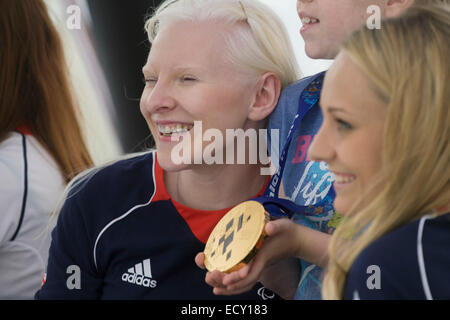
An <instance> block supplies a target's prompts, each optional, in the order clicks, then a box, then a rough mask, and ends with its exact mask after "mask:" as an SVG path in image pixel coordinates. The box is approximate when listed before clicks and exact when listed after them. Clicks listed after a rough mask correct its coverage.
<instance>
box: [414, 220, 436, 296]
mask: <svg viewBox="0 0 450 320" xmlns="http://www.w3.org/2000/svg"><path fill="white" fill-rule="evenodd" d="M431 217H432V216H430V215H427V216H424V217H422V218H421V219H420V221H419V227H418V230H417V258H418V263H419V271H420V278H421V280H422V286H423V290H424V293H425V297H426V298H427V300H433V296H432V295H431V290H430V286H429V284H428V278H427V274H426V270H425V260H424V257H423V247H422V237H423V229H424V227H425V222H426V220H428V219H430V218H431Z"/></svg>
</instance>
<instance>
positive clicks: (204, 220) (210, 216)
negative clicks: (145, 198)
mask: <svg viewBox="0 0 450 320" xmlns="http://www.w3.org/2000/svg"><path fill="white" fill-rule="evenodd" d="M155 159H156V161H155V162H156V163H155V181H156V194H155V196H154V197H153V201H152V202H155V201H163V200H170V201H171V202H172V204H173V205H174V207H175V208H176V209H177V211H178V213H179V214H180V215H181V216H182V217H183V219H184V221H186V223H187V224H188V226H189V228H190V229H191V231H192V233H193V234H194V235H195V237H196V238H197V239H198V240H200V241H201V242H203V243H205V244H206V242H207V241H208V238H209V235H210V234H211V232H212V230H213V229H214V227H215V226H216V224H217V223H218V222H219V221H220V219H222V217H223V216H224V215H225V214H226V213H227V212H228V211H230V210H231V209H232V208H226V209H222V210H216V211H204V210H196V209H192V208H189V207H187V206H185V205H183V204H181V203H178V202H177V201H175V200H174V199H172V198H171V197H170V195H169V193H168V192H167V190H166V187H165V185H164V171H163V170H162V168H161V167H160V166H159V163H158V160H157V157H155ZM269 181H270V177H269V178H268V179H267V183H266V184H265V185H264V187H263V188H262V189H261V190H260V191H259V192H258V194H257V195H256V196H255V197H261V196H263V194H264V190H265V189H266V188H267V186H268V184H269Z"/></svg>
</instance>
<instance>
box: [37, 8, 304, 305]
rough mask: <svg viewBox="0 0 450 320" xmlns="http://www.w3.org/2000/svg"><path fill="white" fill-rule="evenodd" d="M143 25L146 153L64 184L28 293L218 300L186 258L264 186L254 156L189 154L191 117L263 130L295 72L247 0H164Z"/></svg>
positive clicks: (279, 30)
mask: <svg viewBox="0 0 450 320" xmlns="http://www.w3.org/2000/svg"><path fill="white" fill-rule="evenodd" d="M146 29H147V32H148V35H149V39H150V41H151V43H152V48H151V50H150V53H149V56H148V60H147V62H146V64H145V66H144V68H143V74H144V80H145V83H146V85H145V88H144V91H143V93H142V98H141V102H140V109H141V112H142V115H143V116H144V118H145V120H146V121H147V123H148V126H149V128H150V130H151V133H152V135H153V137H154V139H155V141H156V150H154V151H151V152H146V153H144V154H141V155H133V156H132V157H128V158H127V159H125V160H123V159H122V160H120V161H117V162H114V163H113V164H110V165H107V166H103V167H101V168H96V169H95V170H93V171H90V172H89V173H85V174H84V175H82V176H80V177H78V178H76V179H75V182H74V183H72V185H71V186H70V188H69V189H68V191H67V194H68V196H67V198H66V200H65V202H64V205H63V206H62V209H61V211H60V213H59V219H58V223H57V226H56V228H55V230H54V232H53V237H52V238H53V240H52V246H51V249H50V258H49V264H48V271H47V279H46V283H45V284H44V286H43V287H42V289H41V290H40V291H39V292H38V293H37V295H36V297H37V298H39V299H54V298H60V299H113V298H121V299H215V298H220V297H218V296H215V295H214V294H213V292H212V288H211V287H209V286H208V284H206V283H205V281H204V277H205V272H204V271H202V270H201V269H199V268H198V267H197V266H196V265H195V262H194V258H195V255H196V254H197V253H198V252H200V251H202V250H203V248H204V244H205V243H206V241H207V239H208V237H209V235H210V233H211V231H212V229H213V228H214V226H215V225H216V224H217V222H218V221H219V220H220V219H221V218H222V217H223V216H224V215H225V213H227V212H228V211H229V209H230V208H231V207H233V206H235V205H237V204H239V203H241V202H243V201H246V200H248V199H250V198H253V197H255V196H258V195H262V193H263V191H264V190H265V187H266V186H267V183H268V176H264V175H261V174H260V172H261V169H262V168H264V167H266V166H267V164H266V163H262V161H261V159H259V160H258V161H257V162H256V163H250V162H247V163H246V164H236V163H229V162H228V161H227V163H226V164H221V163H220V161H219V162H218V163H212V164H207V163H205V162H203V161H197V160H199V155H198V154H195V153H196V152H197V151H198V149H196V147H197V146H200V147H201V148H200V149H201V150H200V158H202V155H203V150H202V149H204V147H205V143H204V142H205V141H204V139H203V137H202V135H200V137H199V136H197V135H196V134H195V132H194V129H195V128H194V124H195V123H201V124H202V128H203V130H204V131H205V132H206V130H214V132H218V133H221V134H222V136H223V137H225V136H226V132H227V130H230V129H231V130H254V131H257V130H259V129H263V128H265V126H266V118H267V117H268V115H269V114H270V113H271V112H272V111H273V109H274V108H275V106H276V103H277V101H278V98H279V95H280V91H281V89H282V88H283V87H285V86H287V85H289V84H290V83H291V82H294V81H295V80H297V79H298V78H299V76H300V74H299V71H298V70H299V69H298V66H297V65H296V64H295V61H296V60H295V56H294V53H293V50H292V47H291V44H290V43H289V41H288V36H287V33H286V31H285V29H284V27H283V24H282V23H281V21H280V20H279V18H278V17H277V16H276V15H275V14H274V13H273V12H272V11H271V10H270V9H269V8H268V7H266V6H265V5H263V4H261V3H260V2H259V1H257V0H240V1H237V0H236V1H235V0H179V1H165V2H164V3H162V4H161V6H160V7H159V9H158V10H157V11H156V12H155V14H154V15H153V16H152V17H151V18H150V19H149V21H148V22H147V24H146ZM137 76H138V75H137ZM191 133H192V134H191ZM179 141H180V142H191V143H190V145H191V146H192V148H189V149H186V150H185V152H187V153H189V152H191V153H192V155H191V156H190V157H187V160H188V161H184V162H181V163H180V162H178V161H175V160H174V157H173V153H174V152H173V151H174V150H175V148H176V147H177V145H178V143H179ZM233 142H234V141H233ZM257 143H258V142H257ZM258 145H259V143H258ZM227 146H228V145H225V144H223V145H222V147H223V148H222V149H220V148H218V149H216V150H215V156H217V155H218V154H221V152H222V151H223V154H225V149H226V147H227ZM246 150H247V153H249V151H248V147H246ZM200 160H202V159H200ZM228 160H229V159H228ZM74 266H75V267H74ZM68 267H71V269H69V273H66V271H67V270H68V269H67V268H68ZM258 292H259V294H260V296H264V298H266V297H267V296H269V295H268V294H267V293H264V290H261V285H260V284H258V285H256V286H255V287H254V288H253V290H251V291H250V292H248V293H245V294H242V295H238V296H236V297H234V298H235V299H258V298H260V297H259V296H258V294H257V293H258Z"/></svg>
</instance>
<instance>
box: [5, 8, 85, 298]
mask: <svg viewBox="0 0 450 320" xmlns="http://www.w3.org/2000/svg"><path fill="white" fill-rule="evenodd" d="M0 66H1V68H0V299H32V298H33V296H34V294H35V292H36V291H37V290H38V289H39V288H40V286H41V282H42V276H43V274H44V271H45V267H46V262H47V257H48V250H49V246H50V234H49V230H50V229H49V226H50V225H51V224H50V220H49V218H50V215H51V213H52V211H53V209H55V208H56V206H57V203H58V200H59V197H60V196H62V192H63V190H64V187H65V185H66V184H67V183H68V182H69V180H70V179H71V178H73V177H74V176H75V175H76V174H77V173H79V172H81V171H83V170H85V169H86V168H88V167H90V166H92V165H93V163H92V160H91V157H90V155H89V152H88V149H87V147H86V144H85V142H84V139H83V136H82V131H81V127H80V124H79V121H78V119H79V114H78V109H77V105H76V102H75V100H74V97H73V95H72V92H71V89H70V84H69V79H68V74H67V68H66V62H65V57H64V53H63V47H62V43H61V39H60V37H59V34H58V33H57V31H56V29H55V27H54V25H53V24H52V22H51V20H50V17H49V15H48V12H47V8H46V6H45V4H44V2H43V1H41V0H21V1H10V0H0Z"/></svg>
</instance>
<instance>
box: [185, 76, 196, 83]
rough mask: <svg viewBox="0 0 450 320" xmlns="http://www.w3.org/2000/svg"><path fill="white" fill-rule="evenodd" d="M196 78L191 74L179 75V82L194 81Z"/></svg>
mask: <svg viewBox="0 0 450 320" xmlns="http://www.w3.org/2000/svg"><path fill="white" fill-rule="evenodd" d="M196 80H197V79H196V78H194V77H191V76H183V77H181V82H194V81H196Z"/></svg>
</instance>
